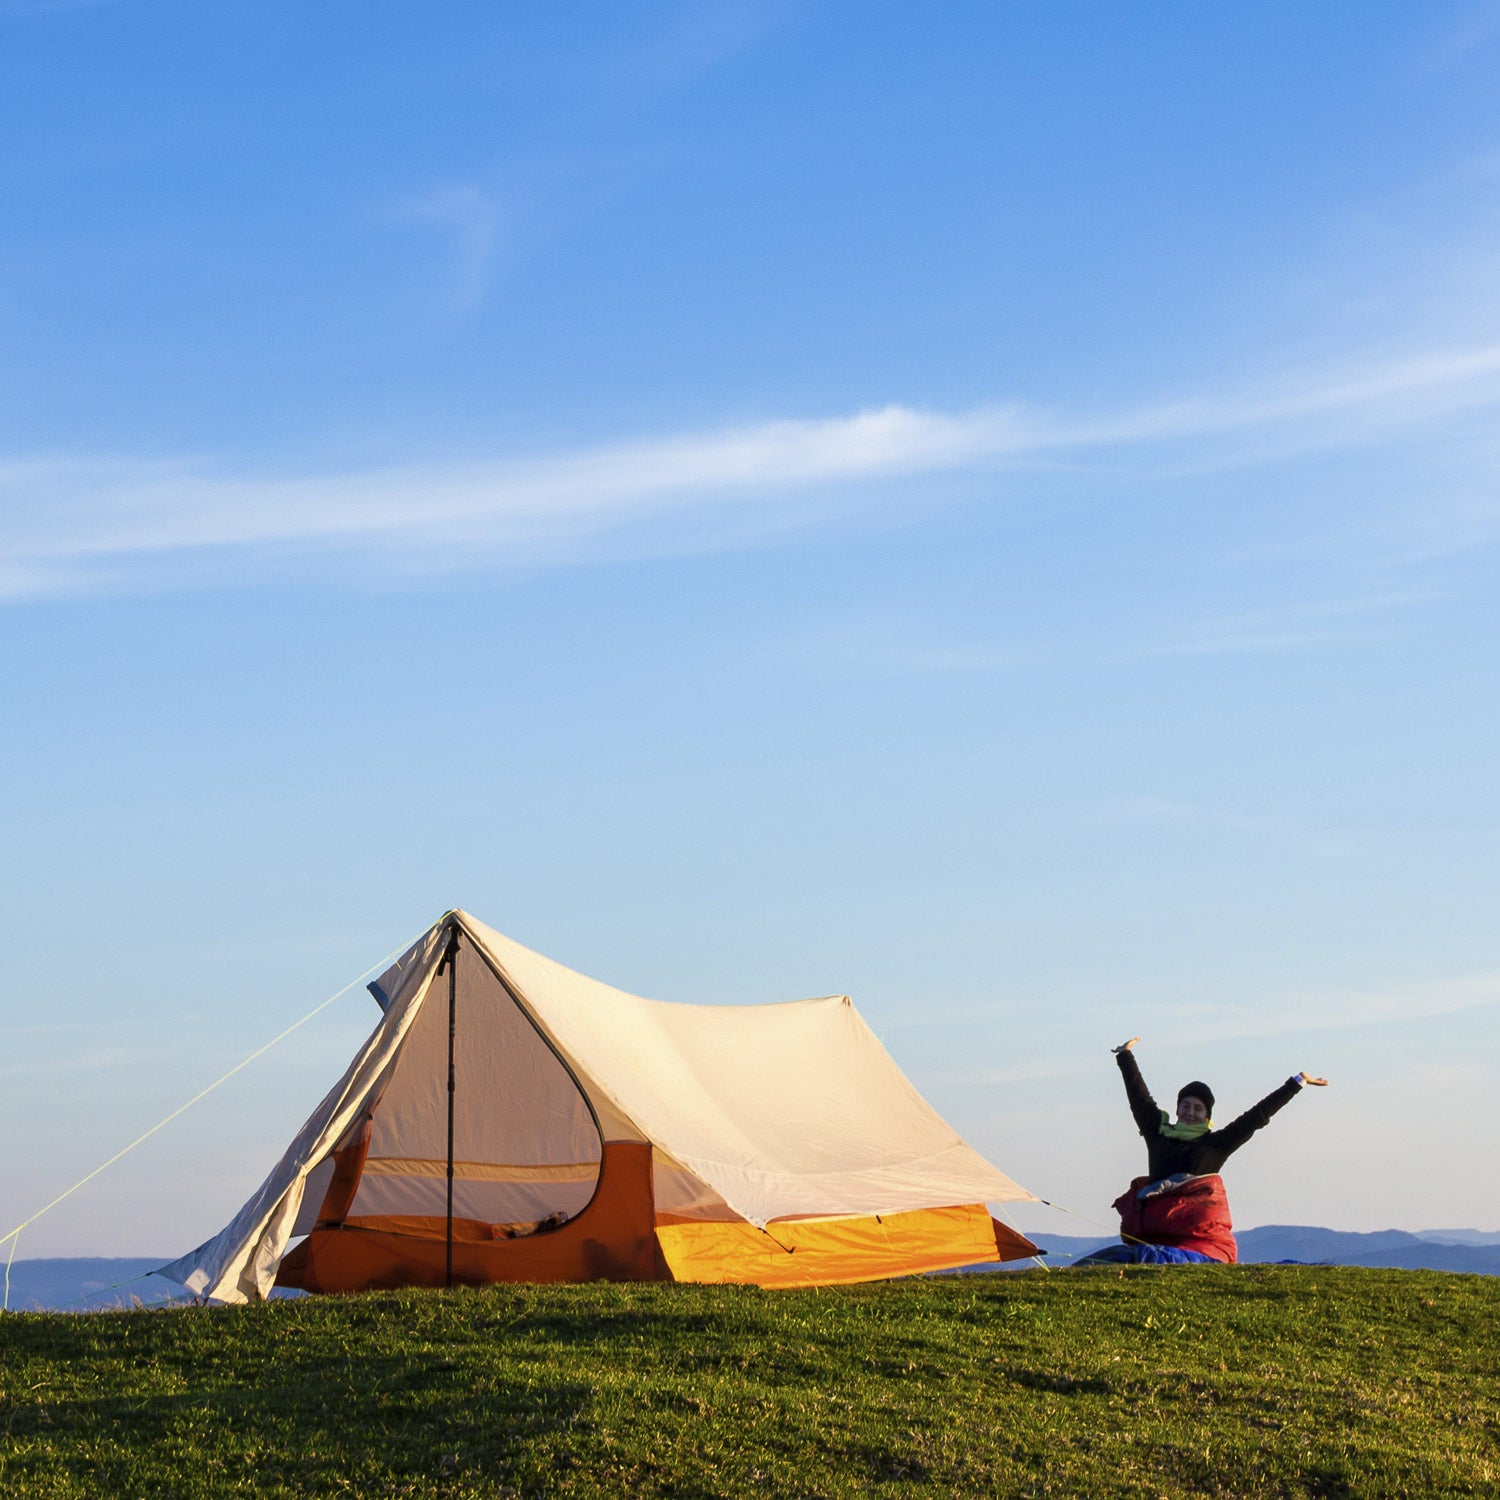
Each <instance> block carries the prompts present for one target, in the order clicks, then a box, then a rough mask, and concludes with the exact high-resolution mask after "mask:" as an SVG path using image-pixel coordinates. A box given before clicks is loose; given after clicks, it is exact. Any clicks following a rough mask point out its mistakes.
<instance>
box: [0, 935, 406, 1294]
mask: <svg viewBox="0 0 1500 1500" xmlns="http://www.w3.org/2000/svg"><path fill="white" fill-rule="evenodd" d="M406 946H409V945H404V946H403V947H400V948H396V949H393V950H392V951H391V952H390V953H388V954H386V956H385V957H384V958H382V959H378V960H376V962H375V963H373V964H371V965H370V967H369V968H368V969H366V970H365V971H364V972H363V973H362V974H356V975H355V976H354V978H353V979H351V980H350V981H349V983H348V984H346V985H345V986H344V987H343V988H342V989H341V990H338V991H336V992H335V993H334V994H332V995H330V996H329V997H328V998H327V999H326V1000H323V1001H320V1002H319V1003H318V1004H317V1005H315V1006H313V1008H312V1009H311V1010H310V1011H308V1013H307V1014H306V1015H305V1016H303V1017H302V1019H301V1020H300V1021H293V1022H292V1024H291V1025H290V1026H288V1027H287V1028H286V1030H285V1031H283V1032H281V1033H280V1034H279V1035H277V1036H273V1037H272V1038H271V1040H270V1041H269V1042H267V1043H265V1045H264V1046H261V1047H257V1048H256V1049H255V1051H254V1052H252V1053H251V1054H250V1055H249V1056H248V1057H246V1058H243V1059H242V1060H241V1061H239V1062H237V1063H236V1064H235V1065H234V1066H233V1067H232V1068H231V1069H230V1070H229V1071H228V1072H227V1073H225V1074H224V1075H223V1076H222V1077H220V1078H216V1079H215V1080H214V1081H213V1082H212V1083H211V1084H209V1085H208V1087H207V1088H204V1089H200V1090H199V1091H198V1092H197V1093H196V1094H194V1095H193V1097H192V1098H191V1099H189V1100H188V1101H187V1102H186V1103H185V1104H179V1105H178V1106H177V1108H176V1109H174V1110H173V1111H172V1113H171V1114H169V1115H167V1116H166V1117H165V1118H164V1119H161V1120H158V1121H157V1122H156V1124H155V1125H153V1126H152V1127H151V1128H150V1129H149V1130H147V1131H143V1132H142V1133H141V1134H140V1135H138V1136H137V1137H136V1138H135V1139H134V1140H133V1141H131V1143H130V1144H129V1145H128V1146H122V1147H121V1148H120V1150H118V1151H116V1152H115V1154H114V1155H113V1156H111V1157H110V1158H109V1159H108V1160H107V1161H102V1162H100V1163H99V1165H98V1166H97V1167H95V1168H94V1170H93V1171H92V1172H90V1173H88V1174H87V1176H84V1177H80V1178H79V1179H78V1181H77V1182H75V1183H74V1184H73V1186H72V1187H70V1188H66V1189H65V1190H64V1191H63V1192H61V1193H59V1194H58V1195H57V1197H55V1198H54V1199H53V1200H52V1201H51V1202H50V1203H47V1204H44V1205H43V1206H42V1207H41V1208H39V1209H37V1211H36V1212H35V1213H34V1214H32V1215H30V1217H28V1218H25V1219H22V1220H21V1222H20V1223H19V1224H17V1225H16V1227H15V1228H14V1229H12V1230H11V1231H10V1233H9V1234H6V1235H3V1236H0V1245H4V1244H6V1243H9V1245H10V1253H9V1254H8V1255H7V1256H6V1258H5V1298H4V1301H3V1302H0V1307H3V1308H4V1309H5V1310H6V1311H9V1309H10V1268H11V1266H12V1265H13V1264H14V1263H15V1258H16V1246H17V1244H18V1243H19V1242H20V1238H21V1231H22V1230H23V1229H25V1228H27V1227H28V1226H29V1225H31V1224H34V1223H36V1221H37V1220H38V1219H40V1218H41V1217H42V1215H43V1214H45V1213H49V1212H50V1211H51V1210H52V1209H54V1208H56V1207H57V1205H58V1204H59V1203H61V1202H62V1201H63V1200H64V1199H65V1198H71V1197H72V1196H73V1194H74V1193H76V1192H77V1191H78V1190H79V1188H81V1187H86V1186H87V1185H88V1184H89V1183H90V1182H92V1181H93V1180H94V1178H96V1177H97V1176H98V1175H99V1174H100V1173H101V1172H103V1171H106V1170H107V1169H108V1168H110V1167H112V1166H114V1164H115V1163H116V1162H117V1161H119V1160H120V1158H121V1157H124V1156H128V1155H129V1154H130V1153H131V1152H132V1151H134V1150H135V1148H136V1147H137V1146H139V1145H141V1144H142V1143H144V1142H145V1141H148V1140H150V1139H151V1137H152V1136H153V1135H155V1134H156V1133H157V1131H159V1130H162V1129H165V1127H166V1126H168V1125H170V1124H171V1123H172V1121H173V1120H175V1119H177V1118H178V1116H179V1115H184V1114H186V1113H187V1112H188V1110H190V1109H191V1108H192V1107H193V1106H194V1105H195V1104H197V1103H198V1102H199V1101H200V1100H203V1099H206V1098H207V1097H208V1096H209V1095H210V1094H211V1093H213V1091H214V1090H215V1089H216V1088H218V1087H219V1086H220V1085H221V1084H225V1083H228V1082H229V1080H230V1079H231V1078H233V1077H234V1075H235V1074H236V1073H239V1072H242V1071H243V1070H244V1069H245V1068H248V1067H249V1066H250V1064H251V1063H253V1062H254V1061H255V1060H256V1058H258V1057H263V1056H264V1055H265V1054H266V1053H267V1052H269V1051H270V1050H271V1048H273V1047H274V1046H276V1045H277V1044H278V1043H280V1042H284V1041H285V1040H286V1039H287V1038H288V1037H289V1036H291V1034H292V1033H293V1032H294V1031H296V1030H298V1028H300V1027H302V1026H306V1025H307V1023H308V1022H309V1021H311V1020H312V1018H313V1017H314V1016H316V1015H318V1014H319V1013H320V1012H321V1011H325V1010H327V1009H328V1007H329V1006H330V1005H332V1004H333V1003H334V1001H335V1000H341V999H342V998H343V997H344V996H345V995H347V994H348V993H349V991H350V990H352V989H353V988H354V986H355V985H357V984H358V983H359V982H360V981H361V980H363V979H368V978H369V976H370V975H371V974H374V973H377V972H378V971H379V970H381V969H383V968H385V967H386V966H387V965H388V964H390V963H391V961H392V960H393V959H395V958H397V957H399V956H400V955H401V954H402V953H404V952H405V951H406Z"/></svg>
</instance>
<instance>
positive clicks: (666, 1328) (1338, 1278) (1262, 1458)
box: [0, 1267, 1500, 1497]
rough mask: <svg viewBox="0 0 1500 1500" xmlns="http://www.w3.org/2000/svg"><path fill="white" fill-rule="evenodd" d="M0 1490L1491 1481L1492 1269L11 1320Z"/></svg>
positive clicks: (741, 1291)
mask: <svg viewBox="0 0 1500 1500" xmlns="http://www.w3.org/2000/svg"><path fill="white" fill-rule="evenodd" d="M0 1493H3V1494H5V1495H18V1496H20V1495H24V1496H27V1497H51V1496H89V1497H96V1496H113V1495H119V1496H129V1497H136V1496H142V1497H144V1496H157V1495H161V1496H167V1495H170V1496H181V1497H193V1496H220V1495H358V1496H384V1495H444V1496H476V1495H486V1496H493V1495H527V1496H530V1495H559V1496H563V1495H601V1496H602V1495H607V1496H612V1497H618V1496H630V1495H682V1496H687V1495H741V1494H751V1493H757V1494H763V1495H767V1496H781V1495H809V1496H811V1495H829V1496H835V1495H865V1494H875V1495H889V1496H904V1495H924V1496H939V1495H1018V1496H1019V1495H1065V1496H1090V1497H1095V1496H1115V1495H1135V1496H1178V1495H1351V1496H1360V1497H1364V1496H1383V1495H1389V1496H1403V1497H1404V1496H1428V1495H1490V1496H1493V1495H1496V1494H1500V1278H1487V1277H1477V1276H1473V1277H1465V1276H1445V1275H1441V1274H1437V1273H1428V1272H1413V1271H1358V1270H1337V1269H1312V1268H1292V1267H1239V1268H1229V1267H1225V1268H1216V1267H1215V1268H1194V1269H1192V1270H1172V1271H1159V1270H1131V1271H1128V1272H1125V1273H1123V1274H1122V1273H1121V1272H1119V1271H1117V1270H1101V1271H1070V1272H1066V1273H1062V1274H1052V1275H1046V1274H1044V1273H1041V1272H1035V1273H1024V1274H1020V1275H1010V1276H973V1277H965V1278H958V1277H945V1278H940V1279H932V1280H918V1281H905V1282H898V1283H894V1284H889V1285H877V1286H863V1287H851V1288H839V1289H829V1290H824V1291H817V1292H796V1293H787V1292H781V1293H772V1292H761V1291H758V1290H756V1289H753V1288H722V1287H693V1286H606V1285H593V1286H579V1287H547V1288H543V1287H497V1288H491V1289H488V1290H485V1291H481V1292H454V1293H448V1294H442V1293H431V1292H409V1293H399V1294H398V1293H392V1294H383V1295H372V1296H364V1297H354V1298H347V1299H335V1298H309V1299H306V1300H302V1301H296V1302H281V1303H273V1304H271V1305H268V1306H259V1307H249V1308H239V1309H232V1310H218V1311H210V1310H206V1309H188V1310H183V1311H175V1312H149V1311H147V1312H133V1313H130V1312H127V1313H103V1314H91V1315H88V1316H76V1317H69V1316H61V1315H46V1314H19V1315H9V1316H6V1317H4V1318H3V1319H0Z"/></svg>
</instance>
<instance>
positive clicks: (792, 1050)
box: [162, 911, 1036, 1302]
mask: <svg viewBox="0 0 1500 1500" xmlns="http://www.w3.org/2000/svg"><path fill="white" fill-rule="evenodd" d="M370 990H371V991H372V993H373V994H374V995H375V998H376V1000H377V1001H378V1002H379V1004H380V1007H381V1011H382V1015H381V1018H380V1021H379V1023H378V1024H377V1025H376V1027H375V1029H374V1031H373V1032H372V1033H371V1035H370V1037H369V1039H368V1040H367V1041H366V1042H365V1044H364V1046H363V1047H362V1048H361V1049H360V1051H359V1053H358V1054H357V1055H356V1057H355V1058H354V1060H353V1062H352V1063H350V1065H349V1068H348V1071H347V1072H345V1074H344V1076H343V1077H342V1078H341V1079H340V1080H339V1081H338V1083H337V1084H336V1085H335V1086H334V1087H333V1089H332V1090H331V1091H330V1092H329V1094H328V1095H327V1097H326V1098H324V1100H323V1102H322V1103H321V1104H319V1105H318V1107H317V1109H316V1110H314V1111H313V1114H312V1116H311V1118H309V1119H308V1121H307V1123H306V1124H305V1125H304V1126H303V1127H302V1129H301V1131H299V1132H298V1134H297V1137H296V1139H295V1140H293V1142H292V1144H291V1145H290V1146H289V1147H288V1148H287V1151H286V1154H285V1155H284V1156H283V1157H282V1158H281V1160H280V1161H279V1162H278V1163H277V1164H276V1166H275V1168H274V1169H273V1170H272V1172H271V1174H270V1176H268V1177H267V1178H266V1180H265V1182H264V1183H262V1185H261V1187H260V1189H259V1190H258V1191H257V1192H256V1193H255V1195H254V1196H253V1197H252V1198H251V1199H250V1201H249V1202H248V1203H246V1204H245V1206H244V1207H243V1208H242V1209H241V1210H240V1211H239V1213H238V1214H236V1215H235V1217H234V1218H233V1220H231V1222H230V1223H229V1224H228V1225H227V1226H226V1227H225V1228H224V1229H223V1230H222V1231H221V1232H220V1233H219V1234H218V1235H216V1236H215V1237H214V1238H213V1239H211V1240H209V1241H208V1243H207V1244H205V1245H202V1246H200V1247H199V1248H198V1249H197V1250H195V1251H193V1252H192V1253H191V1254H189V1255H185V1256H183V1257H182V1258H181V1259H180V1260H178V1261H175V1262H173V1264H172V1265H170V1266H167V1267H164V1268H163V1271H162V1274H163V1275H166V1276H169V1277H171V1278H172V1279H174V1280H176V1281H178V1282H180V1283H181V1284H182V1285H184V1286H186V1287H187V1288H188V1289H189V1290H190V1291H192V1292H195V1293H197V1294H198V1295H200V1296H203V1297H205V1298H209V1299H212V1300H216V1301H223V1302H245V1301H250V1300H255V1299H258V1298H262V1297H265V1296H267V1295H268V1294H269V1293H270V1291H271V1289H272V1287H273V1286H275V1285H280V1286H284V1287H300V1288H303V1289H305V1290H308V1291H322V1292H348V1291H358V1290H363V1289H367V1288H375V1287H395V1286H453V1285H479V1284H485V1283H489V1282H497V1281H539V1282H540V1281H584V1280H594V1279H599V1278H605V1279H610V1280H626V1281H636V1280H676V1281H709V1282H755V1283H758V1284H760V1285H763V1286H814V1285H822V1284H828V1283H834V1282H848V1281H866V1280H875V1279H879V1278H883V1277H890V1276H901V1275H906V1274H909V1273H912V1272H918V1271H930V1270H938V1269H943V1268H947V1267H953V1266H960V1265H968V1264H973V1263H976V1262H984V1261H995V1260H997V1259H1002V1260H1003V1259H1020V1258H1023V1257H1025V1256H1028V1255H1032V1254H1035V1253H1036V1247H1035V1246H1034V1245H1032V1244H1031V1243H1030V1242H1029V1241H1027V1240H1026V1239H1024V1238H1022V1236H1021V1235H1019V1234H1018V1233H1016V1232H1015V1231H1014V1230H1012V1229H1009V1228H1008V1227H1006V1226H1005V1225H1003V1224H1000V1223H998V1222H997V1221H995V1220H994V1219H992V1218H991V1217H990V1213H989V1210H988V1208H987V1207H986V1206H985V1205H986V1204H987V1203H991V1202H1001V1201H1005V1200H1018V1199H1028V1200H1030V1199H1032V1197H1033V1195H1032V1194H1031V1193H1028V1192H1027V1191H1026V1190H1025V1189H1024V1188H1022V1187H1019V1186H1017V1185H1016V1184H1015V1183H1014V1182H1012V1181H1011V1180H1010V1178H1008V1177H1006V1176H1005V1175H1004V1174H1003V1173H1001V1172H999V1171H998V1170H997V1169H996V1168H995V1167H993V1166H991V1165H990V1164H989V1162H987V1161H986V1160H985V1159H984V1158H983V1157H982V1156H980V1155H979V1154H978V1153H977V1152H976V1151H974V1150H973V1149H972V1148H971V1147H969V1146H968V1145H966V1144H965V1143H964V1142H963V1141H962V1140H961V1139H960V1138H959V1137H958V1136H957V1135H956V1134H955V1133H954V1131H953V1130H952V1129H951V1127H949V1126H948V1125H947V1124H945V1123H944V1122H943V1120H942V1119H940V1118H939V1117H938V1115H937V1114H936V1113H935V1112H934V1111H933V1110H932V1108H931V1107H930V1106H929V1105H928V1104H927V1102H926V1101H925V1100H924V1099H923V1098H922V1097H921V1095H920V1094H918V1093H917V1091H916V1090H915V1089H914V1088H913V1087H912V1085H911V1084H910V1083H909V1082H908V1081H907V1079H906V1078H905V1077H904V1076H903V1074H902V1073H901V1072H900V1070H899V1069H898V1068H897V1067H896V1065H895V1063H893V1062H892V1061H891V1058H890V1056H889V1055H888V1054H887V1053H886V1051H885V1049H884V1048H883V1047H882V1046H881V1045H880V1042H879V1041H878V1040H877V1039H876V1037H875V1035H874V1033H873V1032H871V1030H870V1029H869V1027H868V1026H866V1025H865V1023H864V1021H863V1020H862V1019H861V1018H860V1016H859V1014H858V1012H857V1011H856V1010H855V1009H854V1006H853V1005H852V1004H851V1003H850V1001H849V998H848V996H846V995H835V996H830V997H828V998H826V999H821V1000H802V1001H794V1002H791V1003H789V1004H780V1005H748V1006H725V1005H678V1004H667V1003H664V1002H662V1001H656V1000H643V999H640V998H639V997H637V996H635V995H629V994H626V993H625V992H623V991H621V990H617V989H613V988H611V987H610V986H608V985H605V984H601V983H599V982H598V981H597V980H593V979H588V978H586V977H585V976H584V975H582V974H577V973H574V972H573V971H572V970H570V969H566V968H564V967H563V966H562V965H561V964H558V963H554V962H553V961H552V960H550V959H547V958H543V957H542V956H541V955H540V954H537V953H533V952H531V951H530V950H528V949H526V948H523V947H522V946H521V945H520V944H519V943H515V942H512V941H511V940H510V939H509V938H506V937H502V936H501V935H500V934H499V933H498V932H495V931H493V930H492V929H490V928H488V927H486V926H484V925H483V924H482V923H480V922H477V921H475V920H474V918H473V917H471V916H469V915H468V914H467V913H465V912H462V911H453V912H449V913H447V914H446V915H445V916H444V917H443V918H442V919H441V920H440V921H439V922H437V923H436V924H435V925H434V926H433V927H432V928H431V929H430V930H429V931H427V932H426V933H424V934H423V935H422V937H421V938H419V939H418V940H417V942H415V943H414V944H413V945H412V946H411V948H409V949H408V950H407V951H406V953H404V954H403V955H402V957H401V958H400V959H398V960H397V962H396V963H395V964H394V965H392V967H391V968H390V969H388V970H387V971H386V972H385V973H384V974H382V975H381V976H380V978H379V979H378V980H376V981H375V982H374V983H373V984H371V985H370ZM299 1237H302V1238H301V1240H300V1243H298V1244H296V1245H295V1246H294V1247H292V1248H291V1249H290V1250H289V1249H288V1247H289V1246H292V1242H293V1241H294V1240H296V1239H298V1238H299Z"/></svg>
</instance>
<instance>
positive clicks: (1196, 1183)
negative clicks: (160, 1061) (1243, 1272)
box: [1115, 1173, 1240, 1265]
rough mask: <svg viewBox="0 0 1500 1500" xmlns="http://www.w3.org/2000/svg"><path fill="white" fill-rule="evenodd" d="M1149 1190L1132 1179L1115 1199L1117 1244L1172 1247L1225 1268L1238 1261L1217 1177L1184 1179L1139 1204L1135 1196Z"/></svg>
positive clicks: (1221, 1183)
mask: <svg viewBox="0 0 1500 1500" xmlns="http://www.w3.org/2000/svg"><path fill="white" fill-rule="evenodd" d="M1150 1185H1151V1179H1150V1178H1149V1177H1137V1178H1136V1179H1135V1181H1134V1182H1132V1183H1131V1184H1130V1188H1129V1190H1128V1191H1126V1192H1124V1193H1121V1194H1120V1196H1119V1197H1118V1198H1116V1199H1115V1211H1116V1212H1117V1213H1118V1214H1119V1215H1120V1238H1121V1239H1122V1240H1124V1241H1125V1243H1126V1244H1127V1245H1129V1244H1133V1243H1138V1242H1144V1243H1146V1244H1148V1245H1174V1246H1176V1247H1177V1248H1178V1249H1179V1250H1196V1251H1197V1252H1198V1254H1199V1255H1206V1256H1208V1257H1209V1258H1210V1259H1211V1260H1222V1261H1225V1262H1227V1263H1229V1264H1231V1265H1232V1264H1233V1263H1234V1262H1235V1261H1237V1260H1238V1259H1239V1258H1240V1257H1239V1250H1238V1249H1237V1248H1236V1246H1235V1243H1234V1224H1233V1223H1232V1222H1231V1221H1230V1218H1229V1194H1228V1193H1226V1192H1225V1191H1224V1179H1223V1178H1222V1177H1220V1176H1219V1175H1218V1174H1217V1173H1207V1174H1205V1175H1204V1176H1202V1177H1189V1178H1188V1179H1187V1180H1186V1181H1184V1182H1179V1183H1172V1184H1171V1185H1169V1186H1166V1187H1163V1188H1162V1189H1161V1190H1160V1191H1158V1192H1156V1193H1153V1194H1152V1195H1151V1196H1150V1197H1149V1198H1147V1199H1145V1201H1144V1202H1143V1201H1142V1200H1141V1199H1139V1198H1138V1197H1137V1196H1136V1194H1137V1193H1139V1192H1140V1190H1141V1189H1142V1188H1144V1187H1149V1186H1150Z"/></svg>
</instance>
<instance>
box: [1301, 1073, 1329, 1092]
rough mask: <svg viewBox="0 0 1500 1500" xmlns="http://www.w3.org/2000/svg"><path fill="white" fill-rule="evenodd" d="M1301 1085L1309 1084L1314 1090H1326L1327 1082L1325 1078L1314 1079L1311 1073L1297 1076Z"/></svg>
mask: <svg viewBox="0 0 1500 1500" xmlns="http://www.w3.org/2000/svg"><path fill="white" fill-rule="evenodd" d="M1297 1077H1298V1078H1300V1079H1301V1080H1302V1081H1303V1083H1310V1084H1312V1086H1313V1087H1314V1088H1315V1089H1326V1088H1327V1087H1328V1080H1327V1079H1326V1078H1314V1077H1313V1076H1312V1074H1311V1073H1299V1074H1298V1075H1297Z"/></svg>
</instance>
